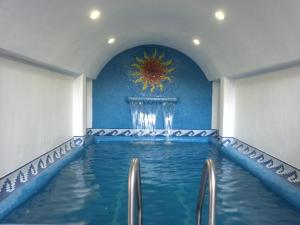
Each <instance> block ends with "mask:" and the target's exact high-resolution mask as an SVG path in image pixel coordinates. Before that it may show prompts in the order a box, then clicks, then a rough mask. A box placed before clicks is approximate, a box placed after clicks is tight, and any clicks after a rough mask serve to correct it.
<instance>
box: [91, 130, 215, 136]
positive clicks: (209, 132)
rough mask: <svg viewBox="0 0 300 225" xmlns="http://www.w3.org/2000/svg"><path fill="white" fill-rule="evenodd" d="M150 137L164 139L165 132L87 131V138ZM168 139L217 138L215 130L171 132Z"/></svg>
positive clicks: (166, 134)
mask: <svg viewBox="0 0 300 225" xmlns="http://www.w3.org/2000/svg"><path fill="white" fill-rule="evenodd" d="M93 135H94V136H126V137H130V136H143V137H145V136H151V137H166V136H168V133H167V131H166V130H163V129H157V130H154V131H148V130H135V129H92V128H89V129H87V136H93ZM169 136H170V137H209V136H212V137H217V136H218V131H217V130H183V129H181V130H171V131H170V134H169Z"/></svg>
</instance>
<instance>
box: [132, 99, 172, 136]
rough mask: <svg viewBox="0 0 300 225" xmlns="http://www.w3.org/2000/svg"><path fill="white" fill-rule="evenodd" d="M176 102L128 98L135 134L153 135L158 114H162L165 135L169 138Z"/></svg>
mask: <svg viewBox="0 0 300 225" xmlns="http://www.w3.org/2000/svg"><path fill="white" fill-rule="evenodd" d="M177 101H178V99H177V98H158V97H157V98H143V97H128V102H129V105H130V110H131V117H132V126H133V128H134V129H135V130H136V132H135V133H137V132H138V131H140V130H143V131H145V132H146V133H148V134H149V135H151V134H155V129H156V125H157V120H158V117H159V114H162V118H163V122H164V129H165V135H166V136H167V137H169V136H170V135H171V132H172V128H173V127H172V125H173V117H174V112H175V106H176V103H177ZM160 112H162V113H160Z"/></svg>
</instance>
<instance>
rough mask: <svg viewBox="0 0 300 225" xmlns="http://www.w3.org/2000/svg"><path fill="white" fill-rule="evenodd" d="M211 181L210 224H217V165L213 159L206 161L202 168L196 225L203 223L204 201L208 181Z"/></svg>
mask: <svg viewBox="0 0 300 225" xmlns="http://www.w3.org/2000/svg"><path fill="white" fill-rule="evenodd" d="M207 179H208V183H209V211H208V225H215V223H216V219H215V214H216V172H215V165H214V162H213V161H212V160H211V159H207V160H206V161H205V164H204V167H203V169H202V177H201V182H200V190H199V197H198V202H197V209H196V225H200V224H201V214H202V207H203V202H204V199H205V190H206V183H207Z"/></svg>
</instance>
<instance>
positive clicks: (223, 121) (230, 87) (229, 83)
mask: <svg viewBox="0 0 300 225" xmlns="http://www.w3.org/2000/svg"><path fill="white" fill-rule="evenodd" d="M235 97H236V93H235V80H233V79H229V78H226V77H223V78H222V79H221V82H220V110H219V115H220V118H219V127H220V135H221V136H223V137H233V136H234V123H235Z"/></svg>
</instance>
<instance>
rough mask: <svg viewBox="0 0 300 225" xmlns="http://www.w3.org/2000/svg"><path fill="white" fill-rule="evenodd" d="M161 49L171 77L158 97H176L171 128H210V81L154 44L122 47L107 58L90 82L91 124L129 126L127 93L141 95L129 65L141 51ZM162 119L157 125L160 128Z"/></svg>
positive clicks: (174, 53) (193, 66) (182, 57)
mask: <svg viewBox="0 0 300 225" xmlns="http://www.w3.org/2000/svg"><path fill="white" fill-rule="evenodd" d="M155 49H156V50H157V51H158V53H161V52H164V53H165V57H164V58H165V59H166V60H167V59H172V60H173V65H172V67H175V69H176V70H175V71H174V72H173V73H172V74H171V75H172V76H173V77H174V79H173V83H172V84H170V85H169V86H167V85H165V87H166V90H165V91H164V92H163V94H160V97H177V98H179V101H178V103H177V105H176V109H175V116H174V122H173V128H174V129H210V128H211V104H212V83H211V82H210V81H208V80H207V79H206V77H205V75H204V73H203V72H202V70H201V68H200V67H199V66H198V65H197V64H196V63H195V62H194V61H192V60H191V59H190V58H189V57H187V56H186V55H184V54H182V53H181V52H179V51H177V50H174V49H171V48H167V47H163V46H157V45H144V46H138V47H135V48H132V49H129V50H126V51H124V52H122V53H120V54H119V55H117V56H115V57H114V58H113V59H111V60H110V61H109V62H108V63H107V65H106V66H105V67H104V68H103V70H102V71H101V72H100V74H99V76H98V78H97V79H96V80H94V81H93V127H94V128H132V123H131V114H130V108H129V105H128V103H127V97H128V96H135V97H137V96H142V95H143V93H142V92H141V91H140V89H137V88H136V86H134V85H133V82H132V80H131V79H132V75H131V73H132V66H131V65H132V64H133V63H134V62H135V58H136V57H137V56H138V57H141V58H142V57H143V55H144V52H147V53H148V54H152V53H153V52H154V50H155ZM162 124H163V123H162V120H159V121H158V124H157V128H163V125H162Z"/></svg>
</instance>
